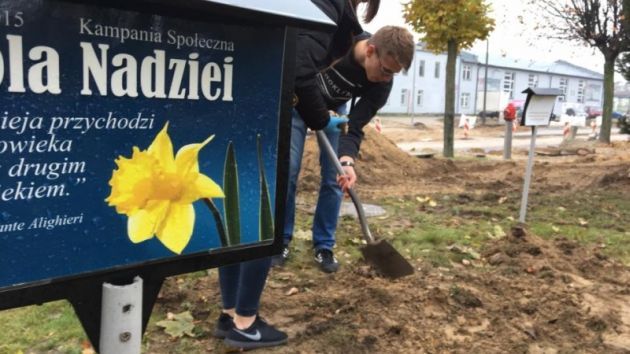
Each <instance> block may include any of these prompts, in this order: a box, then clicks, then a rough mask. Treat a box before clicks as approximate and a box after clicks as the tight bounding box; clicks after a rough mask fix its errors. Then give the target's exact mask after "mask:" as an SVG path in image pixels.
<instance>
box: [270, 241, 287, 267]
mask: <svg viewBox="0 0 630 354" xmlns="http://www.w3.org/2000/svg"><path fill="white" fill-rule="evenodd" d="M288 259H289V246H284V248H282V253H280V254H277V255H275V256H273V257H271V266H272V267H284V265H285V263H287V260H288Z"/></svg>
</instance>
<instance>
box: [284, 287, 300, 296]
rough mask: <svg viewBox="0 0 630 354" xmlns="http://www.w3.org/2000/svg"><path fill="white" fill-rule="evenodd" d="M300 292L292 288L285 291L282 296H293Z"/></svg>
mask: <svg viewBox="0 0 630 354" xmlns="http://www.w3.org/2000/svg"><path fill="white" fill-rule="evenodd" d="M299 292H300V291H299V290H298V288H296V287H292V288H291V289H289V291H287V292H286V293H284V295H286V296H291V295H295V294H297V293H299Z"/></svg>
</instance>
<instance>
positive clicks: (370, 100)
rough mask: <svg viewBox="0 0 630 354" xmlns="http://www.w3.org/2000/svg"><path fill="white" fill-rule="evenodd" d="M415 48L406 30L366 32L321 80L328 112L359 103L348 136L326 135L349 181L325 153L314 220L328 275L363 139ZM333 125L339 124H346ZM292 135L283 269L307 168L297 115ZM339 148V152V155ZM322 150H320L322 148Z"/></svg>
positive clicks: (318, 256) (319, 256) (318, 254)
mask: <svg viewBox="0 0 630 354" xmlns="http://www.w3.org/2000/svg"><path fill="white" fill-rule="evenodd" d="M414 49H415V43H414V40H413V36H412V35H411V33H409V31H407V30H406V29H404V28H402V27H395V26H386V27H383V28H381V29H380V30H378V31H377V32H376V33H375V34H374V35H373V36H372V35H370V34H369V33H367V32H363V33H362V34H360V35H358V36H356V37H355V44H354V45H353V47H352V50H351V51H350V52H348V54H346V55H345V56H344V57H343V58H341V59H340V60H338V61H336V62H335V63H334V64H333V65H332V66H331V67H329V68H327V69H326V70H324V71H322V72H321V73H319V74H318V75H317V77H316V80H317V86H318V89H319V90H320V92H321V94H322V96H323V98H324V101H325V103H326V107H327V109H328V110H331V111H337V112H338V113H339V110H340V109H341V110H343V109H344V108H345V106H346V104H347V103H348V102H349V101H354V100H353V98H354V99H358V101H357V102H356V105H354V107H351V110H350V114H349V115H348V117H349V122H348V124H349V130H348V133H347V134H342V135H341V137H340V134H339V130H338V129H331V130H325V133H326V136H327V137H328V140H329V141H330V143H331V145H332V146H333V148H334V149H335V150H338V156H339V160H340V162H341V165H342V166H343V168H344V171H345V173H346V176H339V178H338V176H337V170H336V169H335V166H334V165H333V164H332V163H331V161H330V159H329V158H328V157H327V155H326V154H325V153H324V152H320V165H321V183H320V189H319V198H318V200H317V207H316V209H315V216H314V218H313V228H312V231H313V248H314V258H315V262H317V264H318V265H319V267H320V269H321V270H322V271H324V272H326V273H333V272H336V271H337V270H338V268H339V263H338V261H337V259H336V258H335V256H334V253H333V247H334V246H335V231H336V229H337V220H338V216H339V208H340V206H341V200H342V197H343V193H342V190H343V191H345V190H347V189H348V188H351V187H352V186H353V185H354V183H355V182H356V179H357V177H356V173H355V171H354V162H355V159H356V157H357V155H358V153H359V147H360V145H361V140H362V139H363V135H364V134H363V127H364V126H365V125H366V124H368V123H369V122H370V120H371V119H372V117H374V115H375V114H376V112H377V111H378V110H379V109H380V108H381V107H383V105H385V103H386V102H387V98H388V97H389V93H390V91H391V89H392V79H393V77H394V75H395V74H397V73H399V72H400V71H401V70H403V69H405V70H407V69H409V67H410V66H411V62H412V60H413V53H414ZM335 118H336V117H334V116H333V119H331V122H333V123H335V124H339V123H341V122H342V121H339V120H334V119H335ZM292 124H293V125H292V130H291V157H290V166H289V191H288V193H287V204H286V217H285V223H284V245H285V246H284V250H283V253H282V254H280V255H278V256H275V257H274V259H273V265H284V263H285V262H286V260H287V259H288V257H289V243H290V242H291V239H292V238H293V232H294V228H295V199H296V191H297V180H298V175H299V173H300V168H301V164H302V155H303V153H304V142H305V139H306V128H307V125H306V124H305V122H304V120H302V119H301V118H300V116H299V115H297V114H294V115H293V122H292ZM337 147H338V149H337ZM320 150H321V148H320Z"/></svg>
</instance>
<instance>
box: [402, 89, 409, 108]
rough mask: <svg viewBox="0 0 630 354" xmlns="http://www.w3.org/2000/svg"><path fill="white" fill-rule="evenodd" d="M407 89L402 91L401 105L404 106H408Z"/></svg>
mask: <svg viewBox="0 0 630 354" xmlns="http://www.w3.org/2000/svg"><path fill="white" fill-rule="evenodd" d="M407 92H408V91H407V89H402V90H401V91H400V104H401V105H403V106H406V105H407Z"/></svg>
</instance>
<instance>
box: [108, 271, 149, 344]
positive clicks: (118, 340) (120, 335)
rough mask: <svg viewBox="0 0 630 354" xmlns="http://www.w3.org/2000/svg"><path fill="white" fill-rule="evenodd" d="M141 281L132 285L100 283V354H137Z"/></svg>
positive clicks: (136, 279)
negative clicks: (101, 297)
mask: <svg viewBox="0 0 630 354" xmlns="http://www.w3.org/2000/svg"><path fill="white" fill-rule="evenodd" d="M142 288H143V287H142V278H140V277H135V278H134V279H133V283H131V284H127V285H122V286H119V285H112V284H109V283H103V299H102V303H101V339H100V343H99V352H100V353H101V354H140V349H141V343H142Z"/></svg>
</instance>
